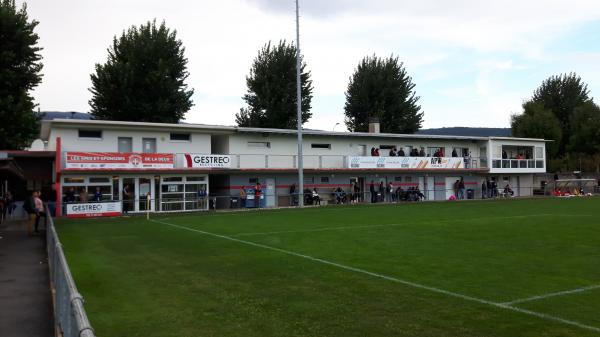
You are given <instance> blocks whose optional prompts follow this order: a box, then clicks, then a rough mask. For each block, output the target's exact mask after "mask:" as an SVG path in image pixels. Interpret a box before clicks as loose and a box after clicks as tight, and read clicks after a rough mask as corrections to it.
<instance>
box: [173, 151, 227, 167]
mask: <svg viewBox="0 0 600 337" xmlns="http://www.w3.org/2000/svg"><path fill="white" fill-rule="evenodd" d="M184 157H185V162H184V165H185V167H189V168H231V156H228V155H222V154H198V153H186V154H184Z"/></svg>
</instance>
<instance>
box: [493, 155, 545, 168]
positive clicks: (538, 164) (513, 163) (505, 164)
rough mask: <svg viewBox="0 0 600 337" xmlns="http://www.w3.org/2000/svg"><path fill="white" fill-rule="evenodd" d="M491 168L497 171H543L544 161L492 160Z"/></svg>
mask: <svg viewBox="0 0 600 337" xmlns="http://www.w3.org/2000/svg"><path fill="white" fill-rule="evenodd" d="M492 168H498V169H543V168H544V159H539V158H538V159H506V158H505V159H502V158H494V159H492Z"/></svg>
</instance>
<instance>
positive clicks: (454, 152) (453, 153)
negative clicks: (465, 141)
mask: <svg viewBox="0 0 600 337" xmlns="http://www.w3.org/2000/svg"><path fill="white" fill-rule="evenodd" d="M456 157H458V154H457V153H456V149H452V158H456Z"/></svg>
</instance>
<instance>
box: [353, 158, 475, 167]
mask: <svg viewBox="0 0 600 337" xmlns="http://www.w3.org/2000/svg"><path fill="white" fill-rule="evenodd" d="M348 167H349V168H359V169H382V168H383V169H415V170H434V169H462V168H465V162H464V158H462V157H349V158H348Z"/></svg>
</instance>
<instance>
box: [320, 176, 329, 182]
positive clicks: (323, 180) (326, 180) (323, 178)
mask: <svg viewBox="0 0 600 337" xmlns="http://www.w3.org/2000/svg"><path fill="white" fill-rule="evenodd" d="M321 182H322V183H328V182H329V177H321Z"/></svg>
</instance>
